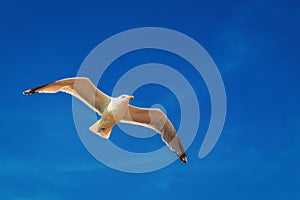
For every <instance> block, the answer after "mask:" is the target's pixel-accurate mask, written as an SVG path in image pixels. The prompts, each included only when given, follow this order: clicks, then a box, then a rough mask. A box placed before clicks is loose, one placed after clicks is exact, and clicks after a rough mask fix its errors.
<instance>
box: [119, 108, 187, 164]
mask: <svg viewBox="0 0 300 200" xmlns="http://www.w3.org/2000/svg"><path fill="white" fill-rule="evenodd" d="M121 122H123V123H129V124H136V125H140V126H144V127H147V128H150V129H152V130H154V131H156V132H157V133H159V134H160V135H161V138H162V140H163V141H164V142H165V143H166V144H167V146H168V147H169V148H170V149H171V150H172V151H173V152H174V153H175V154H176V155H177V156H178V157H179V158H180V160H181V161H182V162H184V163H187V157H186V153H185V150H184V148H183V146H182V144H181V142H180V139H179V137H178V135H177V133H176V130H175V128H174V126H173V125H172V123H171V121H170V120H169V119H168V118H167V116H166V115H165V114H164V113H163V112H162V111H161V110H159V109H152V108H139V107H135V106H129V107H128V113H127V114H126V115H125V116H124V117H123V119H122V120H121Z"/></svg>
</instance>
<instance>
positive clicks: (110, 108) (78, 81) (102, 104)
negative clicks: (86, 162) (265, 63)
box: [23, 77, 187, 163]
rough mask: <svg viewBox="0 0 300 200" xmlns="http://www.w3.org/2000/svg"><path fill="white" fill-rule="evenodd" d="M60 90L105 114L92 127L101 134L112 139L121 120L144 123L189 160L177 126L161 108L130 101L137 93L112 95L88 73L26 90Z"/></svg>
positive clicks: (29, 92)
mask: <svg viewBox="0 0 300 200" xmlns="http://www.w3.org/2000/svg"><path fill="white" fill-rule="evenodd" d="M57 92H65V93H68V94H70V95H73V96H75V97H76V98H78V99H79V100H81V101H82V102H84V103H85V104H86V105H87V106H88V107H90V108H91V109H92V110H93V111H95V112H96V113H98V114H99V115H101V119H100V120H99V121H97V122H96V123H95V124H93V125H92V126H91V127H89V130H90V131H91V132H93V133H95V134H97V135H99V136H100V137H102V138H105V139H109V136H110V133H111V131H112V128H113V127H114V125H116V124H117V123H119V122H121V123H129V124H135V125H140V126H144V127H147V128H150V129H152V130H154V131H156V132H157V133H159V134H160V135H161V138H162V140H163V141H164V142H165V143H166V145H167V146H168V147H169V148H170V149H171V150H172V151H173V152H174V153H175V154H176V155H177V156H178V157H179V158H180V160H181V161H182V162H184V163H187V157H186V153H185V150H184V148H183V146H182V144H181V142H180V139H179V137H178V135H177V133H176V130H175V128H174V126H173V125H172V123H171V121H170V120H169V119H168V118H167V116H166V115H165V114H164V113H163V112H162V111H161V110H160V109H153V108H139V107H135V106H132V105H129V104H128V103H129V101H130V100H132V99H133V98H134V97H133V96H130V95H121V96H119V97H116V98H114V97H110V96H108V95H106V94H104V93H103V92H102V91H100V90H99V89H98V88H96V86H95V85H94V84H93V83H92V82H91V81H90V80H89V79H88V78H84V77H75V78H66V79H62V80H58V81H55V82H52V83H48V84H45V85H42V86H39V87H36V88H32V89H29V90H26V91H24V92H23V94H35V93H57Z"/></svg>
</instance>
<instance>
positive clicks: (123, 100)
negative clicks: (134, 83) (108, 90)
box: [117, 94, 134, 103]
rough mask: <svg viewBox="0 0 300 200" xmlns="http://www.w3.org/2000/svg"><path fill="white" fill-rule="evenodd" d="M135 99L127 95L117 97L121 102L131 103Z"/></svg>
mask: <svg viewBox="0 0 300 200" xmlns="http://www.w3.org/2000/svg"><path fill="white" fill-rule="evenodd" d="M133 98H134V96H130V95H127V94H122V95H121V96H119V97H117V99H118V100H119V101H121V102H127V103H128V102H129V101H130V100H132V99H133Z"/></svg>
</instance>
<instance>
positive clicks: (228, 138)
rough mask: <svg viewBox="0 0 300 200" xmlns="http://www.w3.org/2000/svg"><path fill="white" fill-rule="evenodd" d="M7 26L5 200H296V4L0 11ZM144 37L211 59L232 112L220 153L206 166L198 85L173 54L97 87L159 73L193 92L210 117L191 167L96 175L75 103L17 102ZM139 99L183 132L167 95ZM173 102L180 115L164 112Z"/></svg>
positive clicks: (10, 6)
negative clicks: (103, 51)
mask: <svg viewBox="0 0 300 200" xmlns="http://www.w3.org/2000/svg"><path fill="white" fill-rule="evenodd" d="M0 24H1V31H0V36H1V37H0V44H1V48H0V51H1V52H0V58H1V59H0V62H1V64H0V65H1V79H0V85H1V94H0V96H1V104H0V108H1V112H0V121H1V122H0V123H1V126H0V136H1V140H0V199H129V198H130V199H231V200H232V199H251V200H252V199H264V200H265V199H272V200H277V199H291V200H293V199H295V200H296V199H300V192H299V185H300V172H299V168H300V164H299V159H300V135H299V133H300V128H299V127H300V126H299V122H300V108H299V102H300V94H299V81H298V80H297V78H299V75H300V68H299V66H300V62H299V50H300V48H299V42H300V41H299V35H300V9H299V3H298V1H283V0H282V1H279V0H275V1H268V0H266V1H259V0H255V1H244V2H243V1H216V0H213V1H173V2H171V1H170V2H167V1H164V2H163V1H144V2H142V1H128V2H123V1H119V2H117V1H64V2H60V1H51V2H50V1H49V2H41V1H17V0H13V1H9V2H8V1H2V2H0ZM145 26H158V27H165V28H171V29H174V30H177V31H180V32H182V33H184V34H187V35H188V36H190V37H192V38H194V39H195V40H197V41H198V42H199V43H200V44H201V45H202V46H203V47H204V48H205V49H206V50H207V51H208V52H209V54H210V55H211V57H212V58H213V59H214V61H215V63H216V64H217V66H218V68H219V70H220V73H221V75H222V77H223V80H224V83H225V87H226V91H227V98H228V112H227V119H226V124H225V127H224V130H223V133H222V135H221V138H220V140H219V142H218V143H217V145H216V147H215V148H214V149H213V151H212V152H211V153H210V154H209V155H208V156H207V157H206V158H204V159H202V160H199V159H198V150H199V147H200V145H201V142H202V139H203V137H204V134H205V131H206V129H207V127H208V123H209V117H210V108H209V106H210V104H209V96H208V93H207V89H206V87H205V84H204V83H203V81H202V79H201V77H197V76H195V73H194V71H193V70H192V69H191V66H189V65H188V64H187V63H185V62H184V61H183V60H181V59H180V58H178V57H176V56H174V55H170V54H168V53H166V52H159V51H140V52H134V53H132V54H129V55H127V56H124V57H121V58H120V59H118V60H116V61H115V62H114V63H113V64H112V68H111V69H110V70H108V71H107V74H108V75H110V76H111V77H112V79H109V78H107V79H105V80H102V83H103V84H101V85H99V87H100V88H101V89H102V90H104V91H105V92H107V93H110V92H111V91H112V85H113V83H115V81H116V80H117V78H118V76H119V75H120V74H118V73H120V72H119V71H118V68H117V67H116V66H127V67H128V69H130V67H132V66H135V65H137V64H142V63H147V62H150V61H151V62H154V61H155V62H160V63H163V64H167V65H169V66H172V67H174V68H176V69H178V70H181V72H182V73H183V74H184V75H185V76H186V77H187V78H188V79H190V80H191V82H192V83H193V85H194V87H195V88H196V89H197V91H198V92H197V96H198V98H199V101H200V102H201V103H200V106H201V111H202V112H201V123H200V128H199V132H198V136H197V138H196V140H195V141H194V143H193V144H192V146H191V148H190V149H189V150H188V151H187V154H188V156H189V161H190V162H189V164H188V165H183V164H182V163H180V162H179V161H177V162H175V163H173V164H172V165H170V166H168V167H167V168H164V169H163V170H160V171H156V172H152V173H147V174H127V173H122V172H119V171H116V170H113V169H110V168H108V167H106V166H105V165H103V164H101V163H99V162H98V161H97V160H96V159H94V158H93V157H92V156H91V155H90V154H89V153H88V151H87V150H86V149H85V147H84V146H83V145H82V143H81V141H80V139H79V137H78V135H77V133H76V129H75V127H74V123H73V118H72V107H71V102H72V101H71V97H70V96H68V95H65V94H57V95H36V96H23V95H22V94H21V92H22V91H24V90H25V89H28V88H30V87H34V86H38V85H40V84H44V83H47V82H50V81H54V80H57V79H61V78H65V77H72V76H75V75H76V72H77V70H78V69H79V67H80V65H81V63H82V61H83V60H84V58H85V57H86V56H87V55H88V53H89V52H90V51H91V50H92V49H93V48H94V47H95V46H96V45H98V44H99V43H100V42H101V41H103V40H105V39H106V38H108V37H110V36H112V35H114V34H117V33H119V32H121V31H125V30H127V29H131V28H137V27H145ZM183 66H184V67H183ZM124 69H126V68H124ZM125 71H126V70H125ZM156 93H159V95H158V96H157V98H155V99H151V98H150V99H149V97H151V96H153V95H155V94H156ZM135 96H136V99H135V100H134V102H133V104H135V105H139V106H142V105H143V106H151V105H153V104H155V103H159V104H162V105H164V106H166V107H165V108H166V109H167V112H168V116H169V117H170V118H171V120H172V121H173V122H174V125H175V127H178V123H179V118H178V114H177V111H178V109H179V108H178V104H177V103H176V98H175V97H174V95H173V94H172V93H171V92H170V91H169V90H167V89H166V88H163V87H159V86H157V85H153V86H151V85H148V86H144V87H141V88H140V89H139V90H138V91H136V93H135ZM169 101H170V102H175V103H174V104H172V105H169V107H168V106H167V105H166V104H167V103H168V102H169ZM191 120H192V119H191ZM118 135H120V138H122V137H125V136H124V134H123V133H122V132H121V131H119V130H118V129H115V130H114V132H113V134H112V139H113V140H114V141H115V142H116V143H118V142H119V145H121V146H122V145H123V147H124V148H126V147H127V148H131V149H130V150H134V151H137V152H146V151H147V150H151V149H153V148H154V149H155V148H159V147H160V146H162V145H163V143H162V142H161V141H160V140H159V137H155V138H152V139H153V141H155V142H153V143H152V144H153V145H154V146H151V145H149V144H148V143H147V142H143V145H139V141H140V140H138V139H132V140H130V138H129V139H128V138H126V139H125V140H121V139H120V138H118ZM147 140H148V139H147ZM149 140H150V139H149ZM126 144H127V145H126ZM128 144H132V145H133V146H131V145H130V146H129V147H128ZM147 144H148V145H147ZM134 145H135V146H134ZM132 147H134V148H132ZM143 148H145V149H143Z"/></svg>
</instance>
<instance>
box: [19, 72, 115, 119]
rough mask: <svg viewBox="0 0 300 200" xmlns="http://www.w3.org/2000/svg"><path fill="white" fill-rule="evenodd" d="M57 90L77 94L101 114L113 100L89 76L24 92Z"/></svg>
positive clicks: (59, 81) (53, 91)
mask: <svg viewBox="0 0 300 200" xmlns="http://www.w3.org/2000/svg"><path fill="white" fill-rule="evenodd" d="M57 92H65V93H68V94H71V95H73V96H75V97H76V98H78V99H79V100H81V101H82V102H84V103H85V104H86V105H88V106H89V107H90V108H91V109H92V110H94V111H95V112H97V113H99V114H100V115H101V114H102V113H103V112H104V109H105V108H106V106H107V105H108V104H109V102H110V101H111V99H110V97H109V96H107V95H106V94H104V93H103V92H101V91H100V90H99V89H97V88H96V87H95V85H94V84H93V83H92V82H91V81H90V80H89V79H88V78H81V77H76V78H66V79H62V80H58V81H55V82H52V83H48V84H45V85H42V86H39V87H36V88H32V89H29V90H26V91H24V92H23V94H34V93H57Z"/></svg>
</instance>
